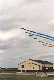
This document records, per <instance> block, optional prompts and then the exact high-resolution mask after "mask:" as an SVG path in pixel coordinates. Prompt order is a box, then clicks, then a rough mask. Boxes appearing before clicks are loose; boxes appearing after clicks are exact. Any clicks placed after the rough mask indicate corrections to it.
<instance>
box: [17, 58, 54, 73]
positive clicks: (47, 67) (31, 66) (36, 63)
mask: <svg viewBox="0 0 54 80" xmlns="http://www.w3.org/2000/svg"><path fill="white" fill-rule="evenodd" d="M52 70H53V63H51V62H48V61H42V60H32V59H29V60H27V61H24V62H22V63H20V64H18V71H21V72H36V71H44V72H46V71H52Z"/></svg>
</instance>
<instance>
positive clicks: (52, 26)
mask: <svg viewBox="0 0 54 80" xmlns="http://www.w3.org/2000/svg"><path fill="white" fill-rule="evenodd" d="M21 27H23V28H26V29H29V30H34V31H36V32H40V33H43V34H47V35H50V36H53V37H54V0H0V66H1V67H6V68H7V67H10V68H11V67H18V64H19V63H20V62H22V61H25V60H28V59H41V60H47V61H50V62H53V63H54V47H52V48H49V47H45V46H43V45H41V44H39V43H38V40H39V39H40V38H38V40H37V41H36V40H34V39H33V37H29V36H28V35H27V34H25V32H24V31H23V30H21V29H20V28H21ZM42 40H43V39H42ZM44 41H45V42H49V43H52V44H54V41H50V40H45V39H44Z"/></svg>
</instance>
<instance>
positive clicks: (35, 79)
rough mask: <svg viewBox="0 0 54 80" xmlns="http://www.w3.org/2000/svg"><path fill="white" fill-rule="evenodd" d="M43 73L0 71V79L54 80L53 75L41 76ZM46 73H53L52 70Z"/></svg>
mask: <svg viewBox="0 0 54 80" xmlns="http://www.w3.org/2000/svg"><path fill="white" fill-rule="evenodd" d="M42 74H43V73H42V72H39V73H38V74H35V73H0V80H54V77H41V75H42ZM47 74H54V73H52V72H50V73H47Z"/></svg>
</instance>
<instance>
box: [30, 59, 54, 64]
mask: <svg viewBox="0 0 54 80" xmlns="http://www.w3.org/2000/svg"><path fill="white" fill-rule="evenodd" d="M29 60H32V61H35V62H38V63H41V64H51V65H53V63H51V62H48V61H42V60H33V59H29Z"/></svg>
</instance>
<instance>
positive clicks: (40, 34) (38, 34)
mask: <svg viewBox="0 0 54 80" xmlns="http://www.w3.org/2000/svg"><path fill="white" fill-rule="evenodd" d="M21 29H23V30H24V31H25V33H29V36H34V39H38V37H41V38H43V39H47V40H51V41H53V42H54V37H52V36H49V35H45V34H42V33H39V32H35V31H32V30H28V29H25V28H21ZM38 42H39V43H41V44H42V45H44V46H48V47H54V44H52V43H48V42H44V41H41V40H39V41H38Z"/></svg>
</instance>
